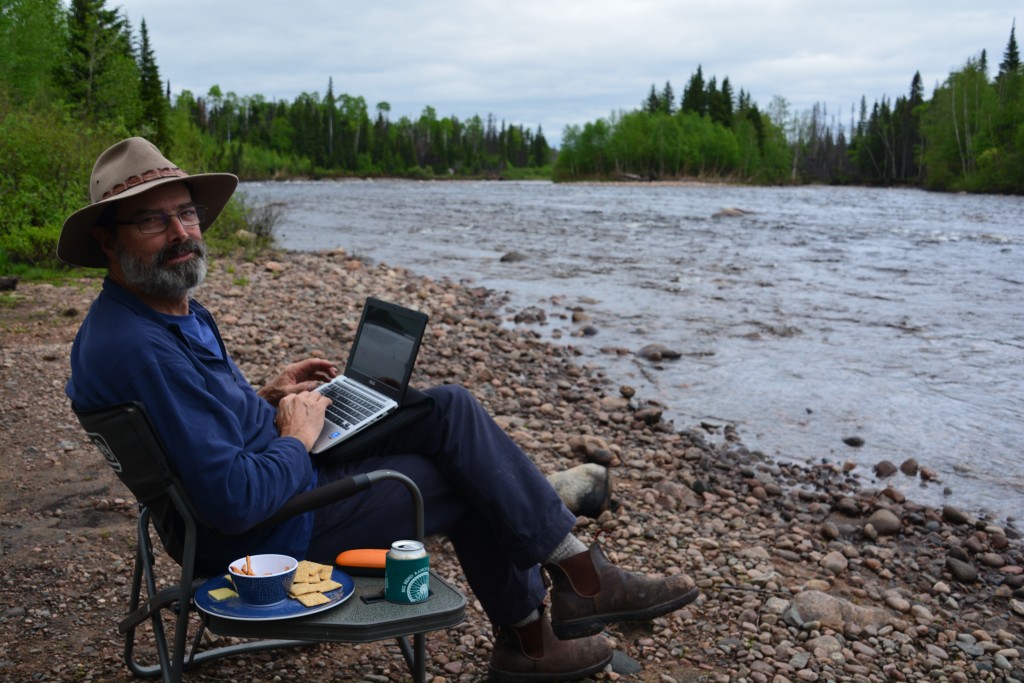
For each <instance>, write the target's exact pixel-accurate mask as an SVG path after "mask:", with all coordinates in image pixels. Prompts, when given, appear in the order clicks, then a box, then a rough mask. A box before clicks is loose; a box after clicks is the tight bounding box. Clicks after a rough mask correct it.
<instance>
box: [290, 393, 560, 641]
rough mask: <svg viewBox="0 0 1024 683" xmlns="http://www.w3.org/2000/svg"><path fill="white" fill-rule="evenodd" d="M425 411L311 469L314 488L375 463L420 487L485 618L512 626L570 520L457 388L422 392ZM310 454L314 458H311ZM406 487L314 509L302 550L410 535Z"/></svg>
mask: <svg viewBox="0 0 1024 683" xmlns="http://www.w3.org/2000/svg"><path fill="white" fill-rule="evenodd" d="M426 393H427V394H429V395H430V397H431V398H432V399H433V401H434V406H433V411H432V412H431V413H430V414H428V415H427V416H426V417H424V418H423V419H422V420H419V421H418V422H416V423H415V424H413V425H411V426H410V427H408V428H406V429H403V430H401V432H400V433H398V434H395V435H394V436H392V437H391V438H390V439H389V440H387V441H386V442H385V443H383V444H381V445H378V446H377V447H375V448H373V449H371V450H370V451H368V452H367V455H366V457H362V458H360V459H359V460H356V461H350V462H344V463H339V464H335V465H329V466H324V467H321V468H318V471H317V474H318V478H319V483H320V484H327V483H330V482H332V481H336V480H338V479H341V478H344V477H347V476H350V475H352V474H358V473H362V472H369V471H372V470H378V469H390V470H395V471H397V472H401V473H402V474H404V475H406V476H408V477H409V478H411V479H412V480H413V481H415V482H416V485H417V486H418V487H419V488H420V491H421V493H422V494H423V505H424V509H425V519H424V524H425V527H426V533H427V535H432V534H445V535H446V536H447V537H448V538H449V540H451V542H452V545H453V547H454V548H455V552H456V554H457V555H458V558H459V562H460V563H461V565H462V569H463V571H464V572H465V575H466V580H467V581H468V582H469V585H470V587H471V588H472V589H473V593H474V594H475V595H476V597H477V598H478V599H479V600H480V604H481V605H483V608H484V610H485V611H486V612H487V616H488V617H489V618H490V620H491V623H493V624H494V625H496V626H507V625H510V624H514V623H516V622H518V621H520V620H521V619H523V618H524V617H526V616H527V615H528V614H529V613H530V612H531V611H532V610H533V609H535V608H537V607H538V606H539V605H540V604H541V602H542V601H543V599H544V595H545V592H546V589H545V586H544V582H543V578H542V577H541V574H540V564H539V563H540V562H542V561H543V560H544V559H545V558H546V557H548V556H549V555H550V554H551V553H552V551H554V549H555V547H556V546H557V545H558V544H559V543H560V542H561V541H562V539H563V538H565V536H566V534H568V533H569V532H570V531H571V530H572V527H573V525H574V524H575V521H576V518H575V516H574V515H573V514H572V512H570V511H569V510H568V509H567V508H566V507H565V505H564V504H563V503H562V500H561V499H560V498H559V497H558V494H557V493H555V491H554V489H552V487H551V485H550V484H549V483H548V481H547V479H546V478H545V477H544V475H543V474H541V472H540V471H539V470H538V469H537V467H536V465H534V463H533V462H532V461H531V460H530V459H529V457H528V456H526V454H524V453H523V452H522V450H521V449H520V448H519V447H518V446H517V445H516V444H515V443H514V442H513V441H512V440H511V439H510V438H509V437H508V435H507V434H506V433H505V431H504V430H503V429H502V428H501V427H500V426H498V425H497V424H496V423H495V422H494V420H493V419H492V418H491V416H490V415H489V414H488V413H487V411H486V410H485V409H484V407H483V406H481V405H480V403H479V402H477V400H476V399H475V398H474V397H473V396H472V395H471V394H470V393H469V392H468V391H466V390H465V389H464V388H462V387H457V386H451V385H446V386H441V387H436V388H433V389H429V390H428V391H427V392H426ZM314 457H315V456H314ZM410 505H411V503H410V500H409V494H408V492H407V490H406V489H405V487H404V486H403V485H402V484H401V483H399V482H395V481H383V482H378V483H376V484H374V485H373V486H372V487H371V488H370V489H368V490H367V491H365V492H363V493H360V494H358V495H356V496H353V497H351V498H346V499H344V500H341V501H338V502H337V503H335V504H333V505H330V506H327V507H324V508H321V509H320V510H318V511H317V512H316V517H315V522H314V526H313V538H312V541H311V543H310V547H309V551H308V553H307V556H308V557H309V558H310V559H313V560H316V561H319V562H333V560H334V557H335V556H336V555H337V554H338V552H339V551H341V550H343V549H348V548H386V547H390V545H391V542H392V541H395V540H398V539H400V538H409V537H411V535H412V533H413V528H412V526H413V525H412V508H411V507H410Z"/></svg>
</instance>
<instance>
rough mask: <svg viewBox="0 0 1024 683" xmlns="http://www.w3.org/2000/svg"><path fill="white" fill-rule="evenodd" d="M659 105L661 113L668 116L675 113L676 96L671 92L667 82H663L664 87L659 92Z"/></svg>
mask: <svg viewBox="0 0 1024 683" xmlns="http://www.w3.org/2000/svg"><path fill="white" fill-rule="evenodd" d="M659 103H660V107H659V110H660V111H661V113H663V114H668V115H669V116H672V114H675V113H676V95H675V93H674V92H673V91H672V84H671V83H669V82H668V81H665V87H664V88H663V89H662V91H661V97H660V98H659Z"/></svg>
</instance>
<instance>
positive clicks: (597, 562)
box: [544, 543, 699, 639]
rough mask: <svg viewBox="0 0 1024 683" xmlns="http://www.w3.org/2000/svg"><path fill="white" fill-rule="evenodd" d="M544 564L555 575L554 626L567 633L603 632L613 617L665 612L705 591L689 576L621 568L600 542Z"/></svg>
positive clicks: (620, 618) (630, 618) (560, 633)
mask: <svg viewBox="0 0 1024 683" xmlns="http://www.w3.org/2000/svg"><path fill="white" fill-rule="evenodd" d="M544 568H545V569H547V571H548V575H549V576H550V577H551V626H552V628H553V629H554V633H555V635H556V636H557V637H558V638H561V639H569V638H581V637H583V636H588V635H591V634H594V633H599V632H600V631H601V630H602V629H603V628H604V626H605V624H608V623H614V622H619V621H646V620H648V619H653V618H655V617H660V616H661V615H663V614H668V613H669V612H673V611H675V610H677V609H679V608H680V607H682V606H683V605H687V604H689V603H691V602H693V600H694V599H695V598H696V597H697V595H698V594H699V591H698V590H697V588H696V587H695V586H694V584H693V580H692V579H690V578H689V577H688V576H684V575H679V576H673V577H668V578H664V579H650V578H647V577H645V576H640V575H639V574H632V573H630V572H627V571H625V570H623V569H620V568H618V567H616V566H615V565H613V564H611V563H610V562H609V561H608V558H607V557H605V554H604V553H603V552H602V551H601V548H600V547H599V546H598V545H597V543H594V544H592V545H591V546H590V549H589V550H586V551H584V552H582V553H579V554H577V555H573V556H572V557H569V558H567V559H565V560H562V561H561V562H555V563H552V564H547V565H544Z"/></svg>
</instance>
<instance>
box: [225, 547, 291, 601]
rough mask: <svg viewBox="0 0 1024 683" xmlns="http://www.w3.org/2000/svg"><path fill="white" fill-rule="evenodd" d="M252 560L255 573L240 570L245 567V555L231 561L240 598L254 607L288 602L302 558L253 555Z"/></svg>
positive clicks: (232, 577)
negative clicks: (242, 572)
mask: <svg viewBox="0 0 1024 683" xmlns="http://www.w3.org/2000/svg"><path fill="white" fill-rule="evenodd" d="M249 562H250V566H251V567H252V572H253V576H249V575H247V574H240V573H239V572H238V571H237V570H241V569H243V568H244V567H245V558H244V557H243V558H241V559H238V560H235V561H234V562H232V563H231V564H230V565H228V575H229V576H230V577H231V582H232V583H233V584H234V585H235V591H237V593H238V597H239V599H240V600H241V601H242V602H244V603H245V604H247V605H252V606H254V607H269V606H270V605H277V604H280V603H282V602H284V601H285V600H286V599H287V598H288V589H290V588H291V587H292V582H293V581H294V580H295V568H296V567H297V566H298V564H299V563H298V561H297V560H296V559H295V558H294V557H289V556H288V555H250V556H249Z"/></svg>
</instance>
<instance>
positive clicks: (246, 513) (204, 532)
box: [66, 278, 316, 573]
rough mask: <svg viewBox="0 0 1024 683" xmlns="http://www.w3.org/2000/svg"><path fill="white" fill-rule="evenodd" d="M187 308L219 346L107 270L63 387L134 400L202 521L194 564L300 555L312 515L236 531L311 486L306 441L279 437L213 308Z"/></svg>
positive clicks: (103, 400) (84, 400)
mask: <svg viewBox="0 0 1024 683" xmlns="http://www.w3.org/2000/svg"><path fill="white" fill-rule="evenodd" d="M189 307H190V310H191V312H192V313H194V314H195V315H196V316H197V317H199V318H201V319H202V320H203V321H204V322H206V324H207V325H208V326H209V328H210V329H211V330H213V332H214V335H215V337H216V342H217V344H218V345H219V347H220V354H214V353H211V351H208V350H206V349H204V348H202V347H201V346H200V345H198V344H193V343H191V342H190V341H189V339H188V338H187V337H186V336H185V334H183V332H182V330H181V328H180V327H179V326H178V325H177V324H175V323H173V322H171V321H169V320H168V319H167V318H166V317H164V316H162V315H160V314H159V313H157V312H156V311H154V310H153V309H151V308H150V307H149V306H147V305H145V304H144V303H142V301H140V300H139V299H138V298H137V297H135V296H134V295H133V294H131V293H130V292H128V291H127V290H125V289H124V288H122V287H121V286H119V285H118V284H117V283H115V282H114V281H113V280H110V279H109V278H107V279H106V280H105V281H104V283H103V291H102V292H101V293H100V296H99V297H97V299H96V301H94V302H93V304H92V306H91V308H90V309H89V314H88V315H87V316H86V318H85V320H84V322H83V323H82V327H81V329H79V331H78V334H77V335H76V337H75V342H74V344H73V345H72V348H71V378H70V379H69V380H68V384H67V388H66V392H67V395H68V396H69V397H70V398H71V401H72V403H73V405H74V406H75V407H76V408H77V409H79V410H90V409H95V408H101V407H105V406H109V405H113V404H117V403H123V402H126V401H140V402H141V403H142V404H143V405H144V406H145V407H146V411H147V413H148V414H149V417H150V420H151V421H152V422H153V425H154V426H155V428H156V431H157V433H158V434H159V436H160V438H161V440H162V441H163V444H164V447H165V448H166V450H167V452H168V456H169V457H170V459H171V461H172V464H173V466H174V467H175V469H176V470H177V474H178V476H179V477H180V478H181V480H182V482H183V484H184V486H185V488H186V490H187V491H188V494H189V497H190V498H191V499H192V503H193V505H194V506H195V508H196V512H198V514H199V516H200V517H201V518H202V520H203V521H204V522H206V523H207V524H209V525H211V526H213V527H214V528H213V529H208V528H201V530H200V536H199V547H198V556H199V558H198V568H199V570H200V571H201V572H204V573H216V572H222V571H225V570H226V568H227V565H228V563H229V562H231V561H233V560H236V559H238V558H239V557H242V556H244V555H246V554H254V553H264V552H274V553H284V554H287V555H291V556H292V557H296V558H300V559H301V558H302V557H304V555H305V552H306V549H307V547H308V546H309V539H310V535H311V533H312V527H313V515H312V513H307V514H305V515H303V516H300V517H296V518H294V519H291V520H288V521H286V522H284V523H282V524H280V525H278V526H276V527H273V528H269V529H261V530H258V531H253V532H248V533H244V534H243V533H242V532H244V531H246V530H247V529H249V528H251V527H252V526H253V525H254V524H256V523H257V522H260V521H262V520H263V519H265V518H266V517H267V516H268V515H269V514H270V513H272V512H273V511H275V510H277V509H278V508H279V507H280V506H281V505H282V504H283V503H284V502H285V501H287V500H288V499H289V498H291V497H292V496H293V495H295V494H296V493H299V492H300V491H304V490H308V489H310V488H313V487H314V486H315V485H316V473H315V470H314V469H313V467H312V464H311V462H310V458H309V454H308V453H307V452H306V449H305V446H303V444H302V442H301V441H299V440H298V439H296V438H293V437H282V436H280V434H279V433H278V430H277V427H276V425H275V424H274V418H275V415H276V409H275V408H274V407H273V406H271V405H270V404H269V403H267V402H266V401H265V400H263V399H262V398H260V397H259V396H258V395H257V394H256V392H255V391H254V390H253V388H252V387H251V386H250V385H249V383H248V382H247V381H246V379H245V377H243V375H242V373H241V371H240V370H239V369H238V367H237V366H236V365H235V363H234V362H233V361H232V360H231V358H230V356H229V355H228V354H227V351H226V350H225V348H224V342H223V340H222V339H221V337H220V333H219V331H218V330H217V326H216V323H215V322H214V320H213V316H211V315H210V313H209V312H208V311H207V310H206V309H205V308H203V307H202V306H201V305H199V304H198V303H197V302H196V301H190V302H189Z"/></svg>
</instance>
